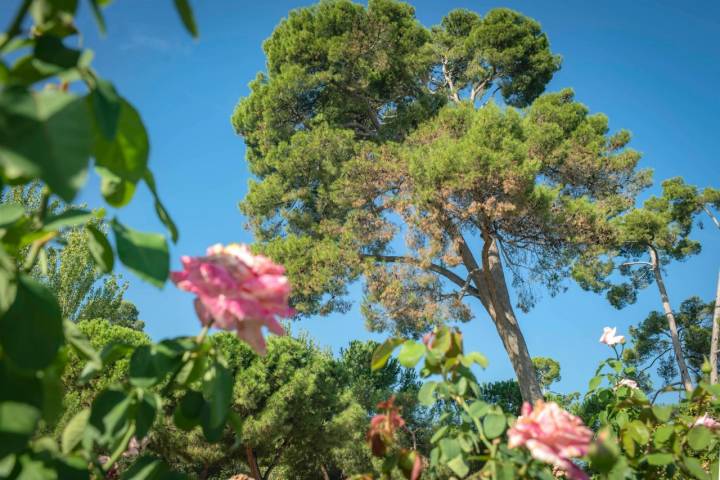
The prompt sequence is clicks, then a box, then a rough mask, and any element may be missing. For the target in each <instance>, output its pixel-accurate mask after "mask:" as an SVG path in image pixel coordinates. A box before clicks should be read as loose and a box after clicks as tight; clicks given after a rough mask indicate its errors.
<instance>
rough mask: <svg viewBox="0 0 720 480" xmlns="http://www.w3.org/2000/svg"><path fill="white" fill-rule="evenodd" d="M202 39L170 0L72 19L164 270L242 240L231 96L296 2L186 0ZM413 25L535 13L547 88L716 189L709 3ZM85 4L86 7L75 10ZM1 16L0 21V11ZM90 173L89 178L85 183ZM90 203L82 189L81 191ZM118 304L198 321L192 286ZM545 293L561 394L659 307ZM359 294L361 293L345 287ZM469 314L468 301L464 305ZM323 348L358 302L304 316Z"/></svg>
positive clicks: (709, 276) (705, 266) (496, 359)
mask: <svg viewBox="0 0 720 480" xmlns="http://www.w3.org/2000/svg"><path fill="white" fill-rule="evenodd" d="M192 3H193V4H195V8H196V16H197V20H198V24H199V28H200V32H201V36H200V39H199V40H198V41H193V40H192V39H191V38H190V37H189V36H188V35H186V34H185V32H184V31H183V30H182V28H181V26H180V23H179V21H178V19H177V18H176V15H175V12H174V10H173V8H172V2H170V1H169V0H168V1H163V2H161V1H147V0H117V1H116V2H114V3H113V4H112V5H111V6H110V7H109V8H108V9H107V20H108V25H109V32H108V35H107V36H106V37H104V38H101V37H99V36H98V34H97V30H96V28H95V26H94V25H93V24H92V22H91V20H90V18H89V16H88V12H87V9H84V10H83V11H82V13H81V15H80V20H79V23H80V27H81V30H82V31H83V32H85V37H84V42H85V45H86V46H88V47H90V48H93V49H94V50H95V52H96V59H95V67H96V69H97V70H98V71H99V73H100V74H101V75H102V76H105V77H107V78H110V79H112V80H113V81H114V82H115V83H116V85H117V87H118V89H119V91H120V92H121V93H122V94H123V95H124V96H125V97H127V98H128V99H129V100H130V101H131V102H132V103H133V104H134V105H135V106H136V107H137V108H138V109H139V110H140V112H141V114H142V116H143V118H144V120H145V123H146V125H147V128H148V130H149V132H150V138H151V145H152V146H151V165H152V168H153V170H154V172H155V175H156V178H157V181H158V184H159V189H160V193H161V195H162V197H163V198H164V200H165V202H166V204H167V206H168V208H169V210H170V212H171V213H172V215H173V217H174V218H175V220H176V222H177V223H178V225H179V227H180V232H181V236H180V241H179V243H178V244H177V246H174V247H173V250H172V262H173V266H174V267H177V265H178V263H179V256H180V255H182V254H201V253H202V252H203V251H204V250H205V248H206V247H207V246H208V245H209V244H212V243H216V242H223V243H227V242H251V241H252V237H251V235H250V234H249V233H248V232H247V231H246V230H245V229H244V223H245V219H244V218H243V217H242V215H241V214H240V212H239V211H238V209H237V203H238V201H239V200H240V199H241V198H242V197H243V196H244V194H245V192H246V187H247V182H248V179H249V174H248V171H247V167H246V164H245V161H244V145H243V141H242V139H241V138H239V137H237V136H236V135H235V134H234V132H233V130H232V128H231V126H230V121H229V119H230V114H231V112H232V110H233V107H234V105H235V103H236V102H237V100H238V99H239V98H240V97H242V96H243V95H246V94H247V92H248V89H247V84H248V82H249V81H250V80H251V79H252V78H253V77H254V76H255V74H256V73H257V72H258V71H259V70H262V69H263V68H264V57H263V54H262V50H261V44H262V41H263V40H264V39H265V38H267V37H268V35H269V34H270V33H271V31H272V29H273V27H274V26H275V25H276V24H277V22H278V21H279V20H280V19H281V18H282V17H284V16H285V15H286V14H287V12H288V11H289V10H290V9H292V8H296V7H299V6H302V5H306V4H308V3H309V2H308V1H302V2H295V1H279V0H272V1H265V2H250V1H245V0H235V1H217V0H216V1H202V2H201V1H194V2H192ZM413 4H414V5H415V7H416V10H417V16H418V18H419V20H420V21H421V22H422V23H424V24H425V25H432V24H435V23H437V22H439V20H440V19H441V17H442V15H443V14H445V13H446V12H447V11H449V10H450V9H452V8H456V7H464V8H469V9H472V10H475V11H477V12H479V13H481V14H482V13H484V12H486V11H487V10H488V9H490V8H493V7H499V6H505V7H510V8H514V9H517V10H519V11H521V12H523V13H525V14H526V15H529V16H531V17H534V18H535V19H537V20H538V21H539V22H540V23H541V24H542V26H543V28H544V30H545V31H546V32H547V34H548V36H549V38H550V42H551V45H552V49H553V50H554V51H555V52H557V53H560V54H561V55H562V56H563V58H564V61H563V67H562V70H561V71H560V72H559V73H558V74H557V75H556V76H555V78H554V79H553V81H552V83H551V84H550V86H549V90H558V89H560V88H563V87H573V88H574V89H575V91H576V94H577V98H578V100H580V101H582V102H583V103H585V104H586V105H588V106H589V107H590V109H591V111H593V112H598V111H600V112H604V113H606V114H607V115H608V116H609V118H610V122H611V127H612V128H613V129H618V128H627V129H629V130H630V131H631V132H633V135H634V140H633V142H632V146H633V147H634V148H636V149H637V150H639V151H641V152H642V153H643V161H642V166H643V167H651V168H653V169H654V170H655V178H656V180H662V179H664V178H667V177H671V176H676V175H682V176H684V177H685V178H686V180H687V181H688V182H691V183H696V184H698V185H700V186H706V185H714V186H716V187H717V186H720V172H719V170H720V168H719V166H720V148H719V147H718V135H720V128H719V127H720V121H719V120H718V116H717V115H718V114H717V112H718V111H720V96H718V93H717V85H718V78H720V42H718V33H720V23H719V22H720V20H719V19H720V6H719V5H720V4H718V3H717V2H711V1H707V2H702V1H696V2H675V1H669V0H662V1H650V0H636V1H633V2H627V1H604V2H570V1H538V0H533V1H507V2H502V3H498V2H495V1H493V2H487V1H472V2H471V1H456V0H452V1H443V2H438V1H436V0H424V1H415V2H413ZM83 7H85V4H84V3H83ZM0 16H2V17H5V16H6V14H3V15H0ZM96 184H97V181H95V180H94V181H93V182H92V185H91V188H90V190H91V191H97V189H96V188H94V187H95V186H96ZM83 200H84V201H87V202H88V203H90V205H99V199H98V198H97V196H96V195H94V194H89V195H87V196H86V197H85V198H84V199H83ZM150 205H151V203H150V199H149V196H148V194H147V192H146V191H145V190H142V191H140V192H139V194H138V195H137V196H136V198H135V199H134V201H133V203H132V204H131V206H130V207H128V208H126V209H123V210H121V211H120V212H118V215H119V217H120V219H121V220H123V221H124V222H126V223H127V224H129V225H131V226H133V227H135V228H138V229H143V230H155V231H159V230H161V229H162V227H161V226H160V225H159V223H158V222H157V221H156V219H155V218H154V215H152V214H151V213H149V212H150V211H151V207H150ZM706 224H708V227H707V228H706V229H705V230H704V231H700V232H698V235H697V238H699V239H700V240H702V241H703V244H704V251H703V253H702V254H701V255H699V256H698V257H695V258H693V259H691V260H689V261H687V262H684V263H680V264H675V265H672V266H671V267H670V268H669V269H668V288H669V292H670V295H671V300H672V301H673V303H674V304H676V305H677V304H679V303H680V301H682V300H683V299H685V298H687V297H688V296H691V295H694V294H696V295H699V296H701V297H703V298H704V299H710V298H711V297H712V296H713V295H714V288H715V280H716V276H717V271H718V267H719V266H720V247H718V243H719V242H718V240H720V232H717V231H713V229H711V228H710V226H709V222H706ZM125 277H126V278H127V279H129V280H130V281H131V286H130V290H129V292H128V297H129V299H130V300H132V301H134V302H135V303H137V305H138V306H139V308H140V311H141V313H142V318H143V320H145V322H146V325H147V331H148V332H149V333H150V335H151V336H153V337H154V338H162V337H168V336H176V335H182V334H191V333H194V332H196V331H197V329H198V323H197V320H196V318H195V314H194V312H193V308H192V305H191V302H192V298H191V296H190V295H188V294H185V293H182V292H179V291H177V290H176V289H175V288H174V287H173V286H172V285H170V284H168V285H167V286H166V287H165V289H164V290H163V291H159V290H157V289H155V288H154V287H152V286H150V285H147V284H144V283H142V282H141V281H139V280H138V279H135V278H133V277H132V276H131V275H129V274H125ZM569 286H570V288H569V290H568V291H567V292H566V293H564V294H561V295H560V296H558V297H556V298H549V297H548V296H547V295H545V296H544V297H543V298H542V299H541V300H540V302H539V303H538V305H537V307H536V308H535V309H534V310H532V311H531V312H530V313H528V314H521V313H520V314H519V317H520V321H521V324H522V328H523V330H524V332H525V335H526V338H527V341H528V344H529V348H530V352H531V354H532V355H533V356H540V355H543V356H551V357H553V358H555V359H557V360H559V361H560V363H561V365H562V367H563V370H562V377H563V379H562V381H561V382H560V383H559V384H558V385H556V386H555V389H556V390H559V391H565V392H567V391H572V390H576V389H584V388H585V387H586V381H587V379H589V378H590V377H591V376H592V372H593V371H594V369H595V366H596V365H597V362H598V361H599V360H600V359H602V358H605V357H606V356H607V355H608V353H609V352H608V351H607V348H606V347H603V346H602V345H600V344H599V343H598V342H597V339H598V337H599V336H600V333H601V330H602V327H603V326H605V325H611V326H618V327H619V330H620V332H626V331H627V327H628V326H629V325H631V324H634V323H637V322H638V321H639V320H640V319H642V318H644V317H645V316H646V314H647V313H648V312H649V311H650V310H653V309H658V308H659V307H660V304H659V300H658V296H657V292H656V290H655V289H654V287H653V288H651V289H648V290H646V291H644V292H642V293H641V295H640V298H639V301H638V303H637V304H635V305H632V306H630V307H627V308H626V309H624V310H622V311H616V310H614V309H613V308H611V307H610V306H609V305H608V304H607V302H606V301H605V299H604V298H603V297H601V296H598V295H595V294H591V293H586V292H582V291H581V290H579V289H578V288H577V287H575V286H572V285H569ZM354 291H355V293H356V294H357V291H358V288H355V289H354ZM475 307H477V306H475ZM475 311H476V312H477V318H476V319H475V320H474V321H473V322H472V323H470V324H467V325H466V326H465V327H464V332H465V334H466V347H467V348H471V349H475V350H479V351H482V352H484V353H486V354H487V355H488V356H489V358H490V361H491V365H490V368H489V369H488V371H487V372H486V373H484V374H483V375H482V378H483V379H487V380H491V379H504V378H509V377H511V376H512V369H511V367H510V365H509V362H508V361H507V359H506V356H505V353H504V351H503V349H502V346H501V344H500V341H499V340H498V337H497V334H496V333H495V330H494V327H493V326H492V324H491V323H490V321H489V319H488V318H487V316H486V315H485V314H484V312H482V311H481V310H480V309H478V308H475ZM293 328H294V329H295V330H298V329H302V330H306V331H308V332H309V333H310V334H311V335H312V336H313V337H314V338H315V339H316V340H317V342H318V343H319V344H320V345H323V346H327V347H330V348H332V349H333V350H334V351H337V350H338V349H339V348H340V347H342V346H343V345H345V344H347V342H348V341H350V340H351V339H354V338H363V339H364V338H380V337H379V336H377V335H370V334H368V333H367V332H366V331H365V329H364V326H363V320H362V318H361V316H360V314H359V311H358V308H357V305H356V307H355V308H353V310H352V311H351V312H350V313H348V314H346V315H332V316H330V317H323V318H312V319H308V320H303V321H302V322H300V323H298V324H296V325H294V327H293Z"/></svg>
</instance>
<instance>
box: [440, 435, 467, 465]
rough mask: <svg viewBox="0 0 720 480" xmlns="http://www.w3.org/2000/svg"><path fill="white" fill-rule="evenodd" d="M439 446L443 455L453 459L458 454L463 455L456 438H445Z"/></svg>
mask: <svg viewBox="0 0 720 480" xmlns="http://www.w3.org/2000/svg"><path fill="white" fill-rule="evenodd" d="M438 446H439V447H440V451H441V452H442V456H443V457H444V458H445V459H447V460H450V459H453V458H455V457H457V456H458V455H461V454H462V452H461V451H460V444H459V443H458V441H457V440H455V439H454V438H443V439H442V440H440V442H439V444H438Z"/></svg>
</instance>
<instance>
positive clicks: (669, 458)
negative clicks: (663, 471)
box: [645, 453, 674, 467]
mask: <svg viewBox="0 0 720 480" xmlns="http://www.w3.org/2000/svg"><path fill="white" fill-rule="evenodd" d="M645 460H647V462H648V463H649V464H650V465H654V466H656V467H659V466H662V465H670V464H671V463H673V461H674V457H673V455H672V453H651V454H650V455H648V456H646V457H645Z"/></svg>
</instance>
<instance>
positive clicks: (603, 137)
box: [232, 0, 648, 401]
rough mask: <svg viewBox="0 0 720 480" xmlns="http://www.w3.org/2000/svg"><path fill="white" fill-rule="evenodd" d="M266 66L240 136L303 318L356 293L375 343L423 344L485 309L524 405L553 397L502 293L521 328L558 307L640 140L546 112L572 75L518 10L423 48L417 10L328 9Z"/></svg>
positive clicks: (427, 37) (340, 1) (292, 20)
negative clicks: (351, 289) (417, 339)
mask: <svg viewBox="0 0 720 480" xmlns="http://www.w3.org/2000/svg"><path fill="white" fill-rule="evenodd" d="M263 48H264V51H265V54H266V58H267V72H265V73H260V74H258V76H257V77H256V79H255V80H254V81H253V82H252V83H251V85H250V89H251V93H250V95H249V96H248V97H246V98H244V99H242V100H241V101H240V103H239V104H238V105H237V107H236V109H235V112H234V114H233V118H232V121H233V125H234V126H235V129H236V130H237V132H238V133H240V134H241V135H242V136H243V137H244V140H245V142H246V145H247V160H248V163H249V166H250V170H251V172H252V173H253V174H254V175H255V176H257V177H258V181H251V183H250V187H249V193H248V195H247V197H246V198H245V199H244V200H243V202H242V203H241V209H242V211H243V212H244V213H245V214H246V215H247V216H248V218H250V222H251V225H252V226H253V227H254V230H255V235H256V238H258V239H259V240H260V242H261V245H260V247H259V248H261V249H262V250H264V251H265V252H266V253H267V254H268V255H270V256H271V257H273V258H274V259H275V260H277V261H280V262H282V263H284V264H285V265H286V266H287V268H288V271H289V274H290V276H291V278H292V280H293V281H294V284H295V285H298V288H297V289H296V291H295V297H294V305H295V306H296V307H297V309H298V310H299V311H300V312H301V314H315V313H327V312H329V311H332V310H345V309H346V308H347V307H348V302H347V299H346V293H347V285H348V284H350V283H352V282H354V281H356V280H357V279H359V278H362V279H364V281H365V285H364V290H365V301H364V302H363V309H362V310H363V313H364V314H365V317H366V319H367V321H368V324H369V325H370V327H371V328H372V329H374V330H394V331H396V332H399V333H401V334H403V335H410V336H418V335H420V334H421V333H422V332H423V331H427V330H428V329H429V328H430V327H431V326H432V325H433V324H435V323H438V322H440V321H445V320H460V321H467V320H469V319H470V318H471V316H472V315H471V313H470V308H469V305H468V304H466V303H465V298H466V297H472V298H475V299H477V300H478V301H479V303H480V304H481V305H482V306H483V308H484V309H485V311H486V312H487V313H488V315H489V316H490V318H491V319H492V321H493V322H494V324H495V326H496V328H497V331H498V334H499V335H500V337H501V339H502V341H503V345H504V346H505V349H506V351H507V353H508V356H509V357H510V360H511V363H512V365H513V368H514V370H515V373H516V375H517V378H518V379H519V384H520V388H521V390H522V393H523V397H524V398H525V399H527V400H530V401H532V400H535V399H539V398H542V390H541V388H540V385H539V383H538V381H537V378H536V376H535V371H534V368H533V365H532V361H531V357H530V354H529V352H528V350H527V345H526V343H525V339H524V337H523V334H522V331H521V329H520V326H519V323H518V320H517V317H516V315H515V312H514V310H513V306H512V304H511V301H510V289H509V286H508V279H507V275H508V274H509V275H511V276H512V279H511V282H512V285H513V286H515V287H516V292H517V294H518V295H517V296H518V298H519V299H520V306H521V307H522V308H523V309H526V308H530V307H531V306H532V304H533V302H534V299H535V295H534V291H533V289H532V288H531V287H532V286H534V285H537V286H545V287H547V288H548V289H549V291H550V292H551V293H555V292H557V291H559V290H561V289H562V286H561V282H562V280H563V279H564V278H565V277H566V275H567V273H568V270H569V266H570V265H571V264H572V262H573V260H574V259H575V258H576V257H577V256H578V255H579V253H580V252H581V251H582V250H583V249H585V248H587V245H588V244H594V243H596V242H600V241H603V240H604V238H605V236H606V223H607V220H608V219H609V218H611V217H614V216H616V215H617V214H618V213H620V212H622V211H623V210H625V209H627V208H629V207H630V206H632V205H633V203H634V195H635V192H636V191H637V190H638V188H640V187H642V186H644V185H645V184H646V182H647V180H648V176H647V174H645V173H638V172H636V171H635V166H636V163H637V161H638V158H639V155H638V154H637V153H636V152H634V151H632V150H628V149H626V148H625V147H626V145H627V144H628V142H629V138H630V137H629V134H628V133H627V132H624V131H623V132H619V133H617V134H612V135H611V134H609V133H608V132H609V129H608V121H607V118H605V117H604V116H602V115H590V114H589V112H588V109H587V108H586V107H584V106H583V105H581V104H579V103H577V102H576V101H575V100H574V97H573V93H572V92H571V91H569V90H565V91H563V92H561V93H557V94H550V95H545V96H540V94H541V93H542V92H543V90H544V88H545V85H546V84H547V83H548V82H549V80H550V79H551V77H552V75H553V73H554V72H555V71H556V70H557V69H558V68H559V64H560V62H559V58H558V57H557V56H556V55H555V54H553V53H552V52H551V50H550V47H549V42H548V39H547V37H546V35H545V34H544V33H543V32H542V30H541V28H540V26H539V24H538V23H537V22H536V21H534V20H532V19H530V18H527V17H525V16H523V15H521V14H519V13H517V12H514V11H511V10H507V9H498V10H492V11H490V12H488V13H487V14H486V15H485V16H484V17H481V16H479V15H477V14H474V13H472V12H468V11H465V10H460V11H453V12H451V13H449V14H448V15H447V16H446V17H445V18H444V19H443V20H442V22H441V24H440V25H439V26H437V27H435V28H434V29H432V30H428V29H426V28H425V27H423V26H422V25H421V24H419V23H418V22H417V20H416V19H415V17H414V11H413V9H412V7H410V6H409V5H407V4H405V3H401V2H396V1H391V0H371V1H370V2H369V3H368V6H367V8H366V7H364V6H362V5H359V4H354V3H351V2H350V1H344V0H335V1H326V2H321V3H319V4H318V5H315V6H312V7H308V8H302V9H298V10H294V11H292V12H291V13H290V14H289V16H288V18H287V19H285V20H283V21H282V22H281V23H280V24H279V25H278V26H277V27H276V29H275V30H274V32H273V34H272V36H271V37H270V38H269V39H268V40H267V41H266V42H265V43H264V45H263ZM496 93H497V95H496ZM496 96H497V97H498V101H500V102H503V103H504V104H505V106H504V107H501V106H498V105H496V104H495V103H494V101H491V100H492V99H493V98H494V97H496ZM513 106H514V107H523V108H525V107H527V109H525V110H516V109H515V108H512V107H513ZM403 236H404V237H405V238H404V240H405V242H403V239H402V237H403ZM403 244H404V245H405V246H406V247H400V249H403V250H404V251H402V252H397V250H396V249H397V248H398V245H403Z"/></svg>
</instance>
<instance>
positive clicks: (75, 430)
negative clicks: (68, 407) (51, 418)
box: [61, 408, 90, 454]
mask: <svg viewBox="0 0 720 480" xmlns="http://www.w3.org/2000/svg"><path fill="white" fill-rule="evenodd" d="M89 420H90V409H89V408H84V409H82V410H80V411H79V412H78V413H76V414H75V416H73V417H72V418H71V419H70V421H69V422H68V423H67V425H65V428H64V429H63V432H62V439H61V445H62V452H63V453H64V454H68V453H70V452H72V451H73V450H74V449H75V447H76V446H77V445H78V444H79V443H80V442H81V441H82V438H83V436H84V435H85V428H86V427H87V424H88V421H89Z"/></svg>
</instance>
